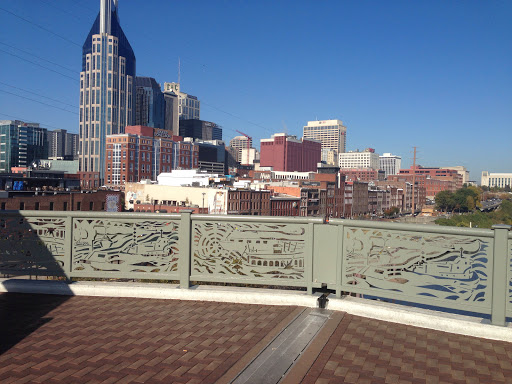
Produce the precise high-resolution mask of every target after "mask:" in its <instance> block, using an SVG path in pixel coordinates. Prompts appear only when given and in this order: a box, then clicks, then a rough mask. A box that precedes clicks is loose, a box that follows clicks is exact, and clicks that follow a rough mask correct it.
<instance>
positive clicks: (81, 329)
mask: <svg viewBox="0 0 512 384" xmlns="http://www.w3.org/2000/svg"><path fill="white" fill-rule="evenodd" d="M296 310H297V308H295V307H271V306H261V305H243V304H230V303H211V302H191V301H178V300H154V299H132V298H106V297H64V296H50V295H27V294H14V293H9V294H1V295H0V311H1V312H2V315H1V324H0V329H1V331H0V337H1V338H0V346H2V347H3V349H4V350H5V349H7V350H6V351H5V352H4V353H3V354H2V355H0V382H1V383H2V384H7V383H25V382H40V383H57V382H58V383H86V382H87V383H144V382H146V383H189V384H192V383H214V382H216V381H217V380H218V379H219V378H221V377H222V376H223V375H224V374H225V373H226V372H227V371H228V370H229V369H230V368H232V367H233V366H234V365H235V364H236V363H237V362H239V361H240V360H243V358H244V356H245V359H246V360H247V357H248V356H249V361H250V358H252V357H254V356H255V355H256V353H257V352H258V351H259V350H260V349H261V348H263V347H264V345H266V343H268V342H269V341H270V340H264V339H265V338H270V339H272V338H273V337H274V336H275V335H276V334H277V332H278V331H280V330H281V329H282V328H283V327H284V326H285V325H286V324H288V323H289V322H290V321H291V320H292V318H293V317H294V311H296ZM15 341H18V342H17V344H15V345H13V346H10V345H11V344H14V342H15ZM258 343H260V344H261V345H258ZM9 346H10V348H9ZM251 354H252V355H254V356H250V355H251ZM241 368H242V367H240V369H241Z"/></svg>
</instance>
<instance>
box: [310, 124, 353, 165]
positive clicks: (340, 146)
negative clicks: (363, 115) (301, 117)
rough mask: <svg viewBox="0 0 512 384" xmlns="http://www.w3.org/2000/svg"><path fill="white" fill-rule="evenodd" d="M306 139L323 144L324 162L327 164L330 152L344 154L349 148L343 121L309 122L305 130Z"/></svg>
mask: <svg viewBox="0 0 512 384" xmlns="http://www.w3.org/2000/svg"><path fill="white" fill-rule="evenodd" d="M303 136H304V139H314V140H318V141H320V142H321V143H322V161H325V162H327V161H328V156H329V153H330V151H332V150H334V151H337V152H338V154H339V153H343V152H345V150H346V147H347V127H345V126H344V125H343V122H342V121H341V120H317V121H308V125H306V126H305V127H304V130H303Z"/></svg>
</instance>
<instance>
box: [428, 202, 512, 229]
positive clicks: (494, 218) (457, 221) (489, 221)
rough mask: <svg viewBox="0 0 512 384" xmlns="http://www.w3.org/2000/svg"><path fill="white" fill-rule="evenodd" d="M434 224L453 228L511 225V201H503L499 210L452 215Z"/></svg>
mask: <svg viewBox="0 0 512 384" xmlns="http://www.w3.org/2000/svg"><path fill="white" fill-rule="evenodd" d="M436 224H438V225H448V226H453V227H469V226H472V227H473V228H491V227H492V226H493V225H494V224H508V225H512V201H510V200H503V202H502V203H501V206H500V208H499V209H497V210H495V211H492V212H480V211H476V212H475V213H472V214H469V215H453V216H452V217H451V218H450V219H437V220H436Z"/></svg>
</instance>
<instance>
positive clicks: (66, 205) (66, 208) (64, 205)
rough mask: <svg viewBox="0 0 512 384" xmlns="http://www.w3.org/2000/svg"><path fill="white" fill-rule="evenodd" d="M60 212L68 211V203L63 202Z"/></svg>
mask: <svg viewBox="0 0 512 384" xmlns="http://www.w3.org/2000/svg"><path fill="white" fill-rule="evenodd" d="M62 210H63V211H67V210H68V202H67V201H65V202H64V204H62Z"/></svg>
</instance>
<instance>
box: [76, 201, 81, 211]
mask: <svg viewBox="0 0 512 384" xmlns="http://www.w3.org/2000/svg"><path fill="white" fill-rule="evenodd" d="M81 208H82V203H81V202H80V201H77V202H76V210H77V211H80V209H81Z"/></svg>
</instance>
